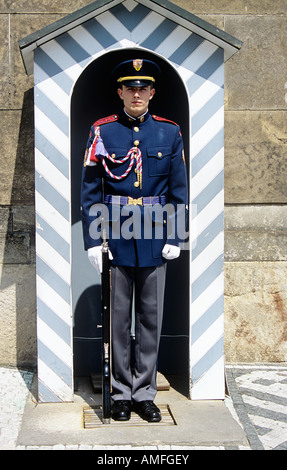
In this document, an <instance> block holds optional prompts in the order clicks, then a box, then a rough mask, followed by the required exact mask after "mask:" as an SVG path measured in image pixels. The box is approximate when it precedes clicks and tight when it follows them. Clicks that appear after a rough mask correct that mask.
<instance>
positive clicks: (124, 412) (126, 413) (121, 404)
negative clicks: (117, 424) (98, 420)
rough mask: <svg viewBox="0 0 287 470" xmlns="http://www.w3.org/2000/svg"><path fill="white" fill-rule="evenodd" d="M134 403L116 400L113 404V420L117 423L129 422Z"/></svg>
mask: <svg viewBox="0 0 287 470" xmlns="http://www.w3.org/2000/svg"><path fill="white" fill-rule="evenodd" d="M131 407H132V403H131V401H129V400H116V401H114V403H113V404H112V418H113V419H114V420H115V421H128V420H129V419H130V417H131Z"/></svg>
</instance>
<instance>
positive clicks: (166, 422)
mask: <svg viewBox="0 0 287 470" xmlns="http://www.w3.org/2000/svg"><path fill="white" fill-rule="evenodd" d="M157 406H158V408H159V409H160V411H161V417H162V419H161V421H160V422H159V423H148V422H147V421H145V420H143V419H142V418H141V417H140V416H139V415H138V414H137V413H134V412H132V413H131V418H130V420H129V421H114V420H113V419H111V421H110V424H108V426H113V427H115V426H121V427H123V426H128V427H131V426H174V425H176V422H175V419H174V417H173V415H172V413H171V411H170V408H169V406H168V405H157ZM83 418H84V428H85V429H92V428H98V427H101V426H107V425H106V424H103V422H102V409H101V407H100V406H85V407H84V408H83Z"/></svg>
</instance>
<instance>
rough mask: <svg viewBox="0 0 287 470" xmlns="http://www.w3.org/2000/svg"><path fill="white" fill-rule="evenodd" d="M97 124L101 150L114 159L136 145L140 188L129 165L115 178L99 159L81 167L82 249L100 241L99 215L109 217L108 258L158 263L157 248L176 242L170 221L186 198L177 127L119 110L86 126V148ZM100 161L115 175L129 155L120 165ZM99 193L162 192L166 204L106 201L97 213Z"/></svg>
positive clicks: (131, 263)
mask: <svg viewBox="0 0 287 470" xmlns="http://www.w3.org/2000/svg"><path fill="white" fill-rule="evenodd" d="M97 127H99V128H100V135H101V138H102V141H103V144H104V147H105V149H106V151H107V152H108V153H109V155H112V156H113V157H114V158H115V159H122V158H123V157H125V156H126V155H127V154H128V152H129V150H130V149H131V148H132V147H134V146H136V147H137V148H139V149H140V151H141V155H142V187H141V188H140V187H139V185H138V183H137V174H136V173H135V171H134V170H135V166H134V168H132V170H131V171H130V172H129V174H128V175H127V176H126V177H124V178H123V179H120V180H117V179H114V178H112V177H111V176H110V175H109V174H108V173H107V172H106V171H105V169H104V168H103V165H102V163H101V161H99V162H98V163H97V165H95V166H84V168H83V178H82V197H81V204H82V222H83V234H84V244H85V249H88V248H91V247H93V246H98V245H100V244H101V243H102V239H101V238H100V236H99V229H100V225H99V221H100V217H99V216H100V215H101V216H102V215H104V216H105V218H106V219H107V218H108V219H109V223H108V224H107V225H106V228H107V235H108V238H109V248H110V250H111V252H112V254H113V257H114V259H113V262H112V263H113V265H116V266H131V267H133V266H139V267H147V266H158V265H160V264H162V263H164V259H163V258H162V255H161V252H162V248H163V246H164V245H165V243H169V244H172V245H178V244H179V242H180V241H182V237H181V233H182V227H181V230H178V228H177V227H176V226H175V225H174V224H173V222H174V220H175V219H176V216H177V215H178V213H179V212H180V213H182V211H184V212H185V209H186V205H187V200H188V199H187V175H186V166H185V161H184V156H183V142H182V137H181V132H180V128H179V126H178V125H176V124H175V123H172V122H171V121H167V120H164V119H162V118H158V117H156V116H152V115H150V114H149V113H147V114H145V116H144V117H142V118H141V119H137V120H132V119H130V118H129V117H128V116H127V115H126V114H125V113H124V112H123V113H122V114H121V115H120V116H111V117H109V118H106V119H103V120H100V121H97V122H96V123H95V124H94V125H93V126H92V127H91V131H90V136H89V139H88V143H87V148H88V149H89V148H90V147H91V145H92V143H93V141H94V137H95V129H96V128H97ZM106 163H107V166H108V168H109V170H110V171H111V172H112V173H113V174H114V175H116V176H121V175H122V174H124V173H125V171H126V169H127V168H128V166H129V163H130V160H127V161H125V162H124V163H121V164H114V163H112V162H111V161H109V160H106ZM134 165H135V164H134ZM102 182H103V183H102ZM105 195H112V196H116V195H117V196H118V195H119V196H130V197H131V198H134V199H138V198H141V197H149V196H165V197H166V204H167V205H166V206H165V208H163V207H162V206H159V205H157V206H140V205H129V206H125V207H124V208H123V206H121V205H117V204H109V205H108V207H103V208H102V213H101V214H100V206H99V204H102V203H103V202H104V196H105ZM162 201H163V200H162ZM162 201H161V202H162ZM113 202H115V199H113ZM162 204H163V202H162ZM163 209H166V210H163ZM132 215H133V216H134V217H132ZM171 227H172V228H171ZM178 232H180V234H179V233H178Z"/></svg>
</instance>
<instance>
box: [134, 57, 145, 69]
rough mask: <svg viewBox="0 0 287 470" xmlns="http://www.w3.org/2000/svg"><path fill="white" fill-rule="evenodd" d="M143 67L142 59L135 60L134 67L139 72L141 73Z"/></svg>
mask: <svg viewBox="0 0 287 470" xmlns="http://www.w3.org/2000/svg"><path fill="white" fill-rule="evenodd" d="M142 65H143V61H142V59H135V60H133V67H134V69H135V70H136V71H137V72H139V70H140V69H141V68H142Z"/></svg>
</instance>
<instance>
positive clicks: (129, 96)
mask: <svg viewBox="0 0 287 470" xmlns="http://www.w3.org/2000/svg"><path fill="white" fill-rule="evenodd" d="M154 93H155V89H154V88H152V89H151V87H150V86H146V87H127V86H125V85H123V87H122V88H118V94H119V97H120V98H121V99H122V100H123V102H124V106H125V110H126V112H127V113H128V114H129V115H130V116H132V117H138V116H141V115H142V114H143V113H145V112H146V110H147V109H148V105H149V101H150V100H151V99H152V97H153V95H154Z"/></svg>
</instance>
